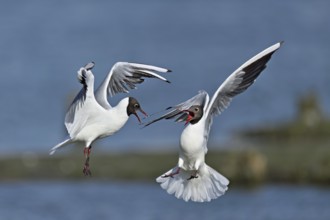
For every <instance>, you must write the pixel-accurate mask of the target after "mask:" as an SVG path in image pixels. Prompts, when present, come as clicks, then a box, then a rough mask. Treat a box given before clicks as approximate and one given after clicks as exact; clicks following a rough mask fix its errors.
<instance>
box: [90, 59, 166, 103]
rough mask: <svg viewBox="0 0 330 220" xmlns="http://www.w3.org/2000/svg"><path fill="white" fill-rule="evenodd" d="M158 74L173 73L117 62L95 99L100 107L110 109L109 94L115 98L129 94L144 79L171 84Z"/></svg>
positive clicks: (161, 69) (159, 68)
mask: <svg viewBox="0 0 330 220" xmlns="http://www.w3.org/2000/svg"><path fill="white" fill-rule="evenodd" d="M156 72H162V73H164V72H171V71H170V70H168V69H165V68H161V67H156V66H151V65H145V64H138V63H127V62H117V63H116V64H115V65H114V66H113V67H112V68H111V70H110V72H109V74H108V75H107V76H106V78H105V79H104V81H103V82H102V84H101V85H100V87H99V88H98V89H97V90H96V92H95V98H96V100H97V102H98V103H99V104H100V105H102V106H103V107H104V108H106V109H109V108H111V106H110V104H109V103H108V99H107V97H108V94H109V95H110V96H113V95H115V94H116V93H128V92H129V90H131V89H135V88H136V84H140V83H142V82H143V81H144V78H157V79H160V80H163V81H165V82H168V83H169V81H168V80H167V79H165V78H164V77H162V76H160V75H158V74H157V73H156Z"/></svg>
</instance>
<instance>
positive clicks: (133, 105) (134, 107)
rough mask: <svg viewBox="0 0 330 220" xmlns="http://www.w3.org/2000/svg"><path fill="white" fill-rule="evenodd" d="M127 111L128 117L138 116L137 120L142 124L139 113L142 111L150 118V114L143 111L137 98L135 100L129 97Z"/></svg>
mask: <svg viewBox="0 0 330 220" xmlns="http://www.w3.org/2000/svg"><path fill="white" fill-rule="evenodd" d="M126 111H127V115H128V116H130V115H131V114H134V115H135V116H136V118H137V119H138V120H139V122H140V123H141V120H140V118H139V116H138V114H137V113H136V112H137V111H140V112H141V113H142V114H144V115H145V116H148V114H147V113H145V112H144V111H143V110H142V108H141V106H140V104H139V102H138V101H137V100H136V99H135V98H133V97H129V98H128V106H127V109H126Z"/></svg>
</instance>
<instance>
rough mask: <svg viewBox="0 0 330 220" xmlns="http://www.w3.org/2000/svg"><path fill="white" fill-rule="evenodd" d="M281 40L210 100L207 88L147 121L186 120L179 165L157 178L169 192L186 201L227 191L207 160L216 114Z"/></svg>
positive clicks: (246, 84) (235, 74) (252, 79)
mask: <svg viewBox="0 0 330 220" xmlns="http://www.w3.org/2000/svg"><path fill="white" fill-rule="evenodd" d="M281 44H282V43H277V44H274V45H272V46H271V47H269V48H267V49H265V50H264V51H262V52H260V53H259V54H257V55H255V56H254V57H252V58H251V59H249V60H248V61H247V62H245V63H244V64H243V65H241V66H240V67H239V68H238V69H237V70H235V71H234V72H233V73H232V74H231V75H230V76H229V77H228V78H227V79H226V80H225V81H224V82H223V83H222V84H221V85H220V86H219V88H218V89H217V91H216V92H215V93H214V95H213V96H212V98H211V100H209V95H208V94H207V92H205V91H203V90H202V91H199V93H198V94H197V95H196V96H194V97H192V98H190V99H189V100H187V101H185V102H182V103H180V104H178V105H176V106H173V107H170V108H167V110H170V111H169V112H168V113H165V114H164V115H162V116H161V117H159V118H157V119H154V120H152V121H150V122H149V123H147V124H146V125H145V126H148V125H150V124H152V123H154V122H157V121H159V120H162V119H174V118H176V120H175V121H176V122H184V121H185V122H186V125H187V126H186V127H185V129H184V130H183V132H182V134H181V138H180V148H179V160H178V163H177V166H176V167H174V168H172V169H171V170H169V171H168V172H166V173H164V174H163V175H161V176H159V177H158V178H157V179H156V181H157V182H158V183H160V185H161V187H162V188H163V189H165V190H166V191H167V192H168V193H169V194H174V195H175V196H176V197H177V198H179V199H184V200H185V201H189V200H192V201H194V202H205V201H211V200H212V199H215V198H218V197H219V196H221V195H223V194H224V193H225V192H226V190H227V189H228V184H229V180H228V179H227V178H226V177H224V176H223V175H221V174H220V173H219V172H217V171H215V170H214V169H213V168H211V167H210V166H208V165H207V164H206V163H205V155H206V153H207V141H208V137H209V133H210V129H211V125H212V122H213V118H214V116H216V115H219V114H221V112H222V111H224V110H225V109H226V108H227V107H228V106H229V104H230V102H231V100H232V98H233V97H234V96H236V95H238V94H240V93H242V92H244V91H245V90H246V89H247V88H248V87H249V86H251V85H252V84H253V83H254V82H255V80H256V78H257V77H258V76H259V75H260V73H261V72H262V71H263V70H264V69H265V68H266V64H267V62H268V61H269V60H270V58H271V56H272V54H273V53H274V52H275V51H276V50H277V49H278V48H279V47H280V46H281Z"/></svg>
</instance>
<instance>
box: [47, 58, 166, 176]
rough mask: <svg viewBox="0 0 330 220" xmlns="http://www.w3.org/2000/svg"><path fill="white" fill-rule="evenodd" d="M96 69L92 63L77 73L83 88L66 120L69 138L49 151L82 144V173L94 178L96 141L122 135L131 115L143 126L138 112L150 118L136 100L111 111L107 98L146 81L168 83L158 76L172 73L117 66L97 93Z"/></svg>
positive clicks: (147, 67)
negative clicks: (92, 165) (91, 162)
mask: <svg viewBox="0 0 330 220" xmlns="http://www.w3.org/2000/svg"><path fill="white" fill-rule="evenodd" d="M93 67H94V63H93V62H91V63H88V64H87V65H85V66H84V67H81V68H80V69H79V70H78V79H79V81H80V83H81V84H82V85H83V88H82V89H81V90H80V92H79V93H78V95H77V96H76V97H75V99H74V100H73V102H72V104H71V106H70V107H69V110H68V111H67V113H66V116H65V126H66V128H67V131H68V133H69V135H68V136H67V137H66V138H65V140H64V141H62V142H61V143H59V144H58V145H56V146H55V147H53V148H52V149H51V150H50V154H53V153H54V152H55V151H56V150H57V149H58V148H60V147H63V146H65V145H67V144H69V143H72V142H76V141H80V142H83V143H84V146H85V148H84V155H85V157H86V161H85V164H84V169H83V173H84V174H85V175H91V171H90V168H89V156H90V152H91V148H92V143H93V142H94V141H95V140H97V139H100V138H104V137H107V136H110V135H113V134H114V133H116V132H117V131H119V130H120V129H121V128H122V127H123V126H124V125H125V123H126V122H127V120H128V118H129V116H130V115H132V114H133V115H135V116H136V117H137V119H138V121H139V122H140V123H141V120H140V118H139V116H138V114H137V111H140V112H141V113H142V114H144V115H145V116H147V114H146V113H145V112H144V111H143V110H142V108H141V106H140V104H139V102H138V101H137V100H136V99H135V98H133V97H126V98H124V99H122V100H121V101H120V102H119V103H118V104H117V105H116V106H114V107H112V106H111V105H110V104H109V102H108V94H109V95H110V96H113V95H115V94H116V93H120V92H123V93H128V92H129V90H130V89H135V88H136V84H139V83H142V82H143V81H144V78H157V79H160V80H163V81H165V82H169V81H168V80H167V79H165V78H164V77H162V76H160V75H158V74H157V73H156V72H162V73H164V72H170V70H168V69H164V68H160V67H156V66H151V65H145V64H137V63H127V62H117V63H116V64H115V65H114V66H113V67H112V69H111V70H110V72H109V74H108V75H107V76H106V78H105V79H104V81H103V82H102V84H101V85H100V86H99V87H98V89H97V90H96V91H95V92H94V75H93V73H92V68H93Z"/></svg>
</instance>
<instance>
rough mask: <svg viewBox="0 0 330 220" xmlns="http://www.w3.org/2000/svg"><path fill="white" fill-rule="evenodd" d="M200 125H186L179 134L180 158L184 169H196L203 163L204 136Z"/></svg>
mask: <svg viewBox="0 0 330 220" xmlns="http://www.w3.org/2000/svg"><path fill="white" fill-rule="evenodd" d="M201 129H203V127H202V126H200V125H199V124H196V125H188V126H187V127H186V128H185V129H184V130H183V132H182V134H181V139H180V153H179V154H180V155H179V156H180V158H181V160H182V162H181V163H183V164H181V166H182V168H184V169H186V170H196V169H198V167H199V166H200V165H201V164H202V163H204V158H205V151H204V149H205V147H204V146H205V144H206V143H205V138H204V132H203V130H201ZM179 165H180V164H179Z"/></svg>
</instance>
